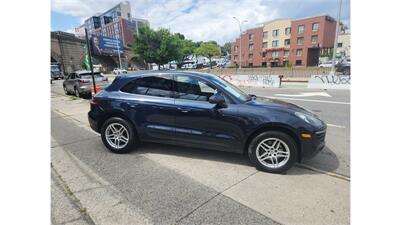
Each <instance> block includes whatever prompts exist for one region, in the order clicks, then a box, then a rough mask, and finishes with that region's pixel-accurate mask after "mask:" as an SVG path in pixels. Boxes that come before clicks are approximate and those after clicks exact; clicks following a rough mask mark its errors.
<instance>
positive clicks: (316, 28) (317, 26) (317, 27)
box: [312, 23, 319, 31]
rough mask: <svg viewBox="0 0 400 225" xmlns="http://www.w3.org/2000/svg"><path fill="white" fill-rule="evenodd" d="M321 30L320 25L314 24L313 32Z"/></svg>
mask: <svg viewBox="0 0 400 225" xmlns="http://www.w3.org/2000/svg"><path fill="white" fill-rule="evenodd" d="M318 29H319V23H313V24H312V30H313V31H316V30H318Z"/></svg>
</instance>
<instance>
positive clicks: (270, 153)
mask: <svg viewBox="0 0 400 225" xmlns="http://www.w3.org/2000/svg"><path fill="white" fill-rule="evenodd" d="M248 153H249V157H250V160H251V161H252V162H253V163H254V164H255V165H256V167H257V168H258V169H259V170H262V171H266V172H270V173H283V172H286V171H287V170H289V169H290V168H291V167H292V166H293V165H294V163H295V162H296V160H297V147H296V143H295V142H294V140H293V138H292V137H290V136H289V135H287V134H285V133H283V132H279V131H267V132H263V133H261V134H259V135H257V136H256V137H255V138H253V140H252V141H251V143H250V145H249V149H248Z"/></svg>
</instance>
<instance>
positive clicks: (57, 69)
mask: <svg viewBox="0 0 400 225" xmlns="http://www.w3.org/2000/svg"><path fill="white" fill-rule="evenodd" d="M51 71H52V72H59V71H60V69H59V68H58V66H51Z"/></svg>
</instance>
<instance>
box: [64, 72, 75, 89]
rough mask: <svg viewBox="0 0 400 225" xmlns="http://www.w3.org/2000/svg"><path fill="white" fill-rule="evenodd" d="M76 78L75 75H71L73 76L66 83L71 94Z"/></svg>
mask: <svg viewBox="0 0 400 225" xmlns="http://www.w3.org/2000/svg"><path fill="white" fill-rule="evenodd" d="M75 76H76V74H75V73H71V74H70V75H69V76H68V80H67V81H66V87H67V90H68V91H69V92H72V91H74V82H75Z"/></svg>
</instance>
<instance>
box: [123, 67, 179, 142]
mask: <svg viewBox="0 0 400 225" xmlns="http://www.w3.org/2000/svg"><path fill="white" fill-rule="evenodd" d="M173 85H174V84H173V76H172V75H167V74H163V75H152V76H144V77H139V78H135V79H133V80H132V81H130V82H129V83H128V84H127V85H126V86H124V87H123V88H122V89H121V94H120V97H122V98H121V101H122V103H121V106H122V107H123V108H124V110H125V111H126V112H127V114H128V116H129V117H130V119H131V120H132V121H134V122H135V124H136V128H137V129H138V133H139V135H141V136H140V138H141V140H145V141H146V140H150V141H153V142H163V143H174V140H175V139H174V132H175V124H174V122H175V121H174V119H175V114H176V107H175V105H174V98H173V93H174V91H173Z"/></svg>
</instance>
